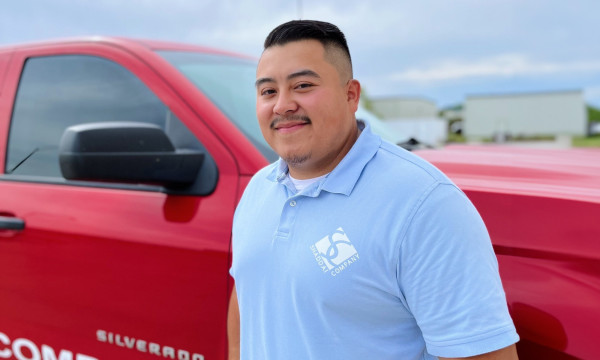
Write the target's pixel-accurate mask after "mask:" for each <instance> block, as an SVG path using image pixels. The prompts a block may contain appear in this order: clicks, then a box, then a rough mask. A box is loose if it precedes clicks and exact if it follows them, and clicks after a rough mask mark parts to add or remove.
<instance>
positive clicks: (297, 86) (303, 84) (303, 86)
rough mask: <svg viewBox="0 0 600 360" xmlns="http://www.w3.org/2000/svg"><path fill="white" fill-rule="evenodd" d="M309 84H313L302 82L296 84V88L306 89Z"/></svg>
mask: <svg viewBox="0 0 600 360" xmlns="http://www.w3.org/2000/svg"><path fill="white" fill-rule="evenodd" d="M311 86H313V85H312V84H309V83H302V84H298V85H296V89H307V88H309V87H311Z"/></svg>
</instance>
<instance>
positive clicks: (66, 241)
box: [0, 45, 238, 360]
mask: <svg viewBox="0 0 600 360" xmlns="http://www.w3.org/2000/svg"><path fill="white" fill-rule="evenodd" d="M105 47H106V48H107V49H103V48H102V46H101V45H94V46H90V45H87V46H81V47H80V48H77V47H75V48H69V49H68V50H64V49H61V48H60V47H57V48H52V47H49V48H43V49H41V50H39V51H38V52H36V51H35V50H27V51H25V50H23V51H17V52H16V53H15V55H14V57H13V60H12V63H11V67H10V69H9V72H8V75H7V76H6V82H5V84H4V86H3V87H2V88H1V89H0V92H1V95H0V154H1V155H2V156H0V158H2V160H0V227H1V228H0V358H9V359H19V360H21V359H46V358H53V359H56V358H60V359H67V358H68V359H71V358H72V359H76V358H78V359H88V358H86V357H85V356H88V357H89V358H90V359H105V360H112V359H156V358H167V359H182V360H186V359H190V360H201V359H223V358H224V357H225V353H226V351H225V348H226V344H225V334H226V329H225V326H226V325H225V324H226V308H227V300H228V284H227V282H228V279H229V278H228V266H229V240H230V228H231V218H232V215H233V211H234V206H235V201H236V193H237V188H236V187H237V183H238V174H237V172H236V166H235V163H234V160H233V159H232V157H231V155H230V154H229V152H228V151H227V149H225V148H222V147H219V146H218V143H219V142H218V141H215V140H214V139H210V138H209V137H210V136H211V135H210V131H199V129H200V130H201V129H203V126H204V127H205V126H206V125H205V124H204V123H203V121H202V119H199V118H198V117H197V116H196V115H195V114H194V113H193V112H192V111H191V110H189V109H188V108H187V107H186V106H185V104H182V102H181V99H179V98H178V97H177V95H176V92H173V91H171V90H170V89H169V88H168V86H167V85H165V83H164V82H162V80H161V78H160V76H159V75H157V72H156V69H149V68H148V67H147V66H146V65H145V63H144V62H142V61H140V60H139V59H137V58H136V57H135V56H131V55H129V54H128V53H127V52H126V51H124V50H119V49H115V48H113V47H110V48H109V46H105ZM114 121H129V122H131V121H133V122H143V123H151V124H155V125H158V126H160V127H161V128H163V129H164V130H165V132H167V134H168V135H170V133H176V134H177V135H176V136H174V140H173V141H174V142H175V143H176V145H181V146H186V147H191V148H195V149H201V150H202V151H204V152H206V158H205V163H206V164H212V165H211V166H213V167H214V171H216V172H217V176H218V182H217V183H216V186H214V187H213V188H212V189H211V190H210V191H207V192H205V193H204V194H197V193H189V194H188V193H186V191H185V189H183V190H181V191H180V192H179V193H178V194H176V195H174V194H167V193H165V191H164V189H163V188H161V187H160V186H155V185H153V184H143V183H142V184H124V183H118V182H111V183H105V182H97V181H70V180H66V179H65V178H63V177H62V174H61V171H60V167H59V162H58V144H59V141H60V138H61V136H62V134H63V132H64V130H65V129H66V128H67V127H69V126H72V125H76V124H84V123H91V122H114ZM186 124H187V125H186ZM178 142H179V143H180V144H177V143H178ZM208 143H209V144H210V146H207V144H208ZM4 152H6V153H4ZM52 352H53V353H54V354H53V355H52V354H51V353H52ZM61 354H62V355H61ZM69 354H72V356H70V355H69ZM77 354H83V355H81V356H80V357H77V356H78V355H77Z"/></svg>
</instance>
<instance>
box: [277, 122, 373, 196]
mask: <svg viewBox="0 0 600 360" xmlns="http://www.w3.org/2000/svg"><path fill="white" fill-rule="evenodd" d="M358 126H359V129H362V131H361V134H360V136H359V137H358V139H357V140H356V142H355V143H354V145H352V148H351V149H350V151H348V153H347V154H346V156H344V158H343V159H342V161H340V163H339V164H338V165H337V166H336V167H335V169H333V170H332V171H331V173H329V175H328V176H327V177H326V178H325V179H324V180H323V181H322V182H321V185H320V186H319V188H318V190H317V192H316V193H315V194H313V195H315V196H316V195H318V193H319V192H320V190H324V191H327V192H330V193H338V194H344V195H346V196H348V195H350V193H351V192H352V189H354V186H355V185H356V183H357V182H358V179H359V177H360V174H361V173H362V171H363V169H364V168H365V166H366V165H367V163H368V162H369V161H370V160H371V159H372V158H373V156H375V153H376V152H377V150H378V149H379V146H380V145H381V138H380V137H379V136H377V135H375V134H373V133H372V132H371V126H370V125H369V123H367V122H363V121H360V120H359V121H358ZM288 170H289V169H288V165H287V163H286V162H285V161H283V159H281V158H279V160H277V162H276V163H275V166H273V169H272V170H271V172H270V173H269V175H267V179H269V180H271V181H273V182H278V183H280V184H282V185H284V186H287V185H288V184H287V183H288V181H287V180H289V178H288V176H287V175H288Z"/></svg>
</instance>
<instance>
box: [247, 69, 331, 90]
mask: <svg viewBox="0 0 600 360" xmlns="http://www.w3.org/2000/svg"><path fill="white" fill-rule="evenodd" d="M301 76H310V77H314V78H317V79H320V78H321V76H319V74H317V73H316V72H314V71H312V70H308V69H306V70H300V71H296V72H294V73H291V74H289V75H288V76H287V79H288V80H292V79H294V78H297V77H301ZM269 82H275V79H273V78H268V77H265V78H260V79H257V80H256V82H255V83H254V86H256V87H259V86H260V85H262V84H264V83H269Z"/></svg>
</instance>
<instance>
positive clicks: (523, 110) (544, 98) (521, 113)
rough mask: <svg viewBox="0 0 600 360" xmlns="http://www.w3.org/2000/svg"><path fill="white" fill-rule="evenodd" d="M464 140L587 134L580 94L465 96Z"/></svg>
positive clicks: (585, 112)
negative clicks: (465, 137)
mask: <svg viewBox="0 0 600 360" xmlns="http://www.w3.org/2000/svg"><path fill="white" fill-rule="evenodd" d="M463 134H464V135H465V136H467V137H468V138H489V137H494V136H498V135H502V136H506V135H508V136H539V135H555V136H556V135H572V136H573V135H575V136H583V135H586V134H587V111H586V107H585V102H584V99H583V91H581V90H577V91H560V92H545V93H528V94H506V95H484V96H480V95H478V96H467V99H466V102H465V108H464V124H463Z"/></svg>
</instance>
